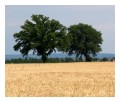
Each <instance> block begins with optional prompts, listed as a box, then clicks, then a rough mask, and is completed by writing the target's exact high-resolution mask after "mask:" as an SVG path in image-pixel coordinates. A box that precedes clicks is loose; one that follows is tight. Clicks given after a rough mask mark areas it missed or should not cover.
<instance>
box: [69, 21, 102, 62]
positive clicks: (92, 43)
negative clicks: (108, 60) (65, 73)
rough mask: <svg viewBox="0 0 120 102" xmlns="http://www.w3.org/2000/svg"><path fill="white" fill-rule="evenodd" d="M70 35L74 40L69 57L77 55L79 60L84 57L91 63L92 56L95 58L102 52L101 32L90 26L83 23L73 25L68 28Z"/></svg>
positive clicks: (72, 40)
mask: <svg viewBox="0 0 120 102" xmlns="http://www.w3.org/2000/svg"><path fill="white" fill-rule="evenodd" d="M68 35H70V36H71V38H72V39H71V44H70V46H69V50H68V53H69V55H71V54H76V58H77V59H78V58H82V55H84V57H85V60H86V61H90V59H91V55H93V56H95V55H96V53H97V52H100V51H101V50H102V49H101V44H102V41H103V40H102V37H101V32H99V31H97V30H96V29H94V28H93V27H92V26H90V25H87V24H82V23H79V24H78V25H71V26H70V27H69V28H68Z"/></svg>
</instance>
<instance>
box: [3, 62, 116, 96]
mask: <svg viewBox="0 0 120 102" xmlns="http://www.w3.org/2000/svg"><path fill="white" fill-rule="evenodd" d="M114 64H115V63H114V62H89V63H87V62H81V63H54V64H52V63H49V64H6V65H5V66H6V71H5V72H6V73H5V77H6V84H5V95H6V96H27V97H87V96H88V97H91V96H95V97H114V95H115V82H114V81H115V79H114Z"/></svg>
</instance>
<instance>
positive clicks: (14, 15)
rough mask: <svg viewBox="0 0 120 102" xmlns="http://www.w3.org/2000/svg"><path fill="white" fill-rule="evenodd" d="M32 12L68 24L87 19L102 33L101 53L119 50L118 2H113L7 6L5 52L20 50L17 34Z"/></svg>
mask: <svg viewBox="0 0 120 102" xmlns="http://www.w3.org/2000/svg"><path fill="white" fill-rule="evenodd" d="M32 14H42V15H44V16H47V17H50V19H55V20H58V21H60V23H61V24H63V25H64V26H66V27H69V26H70V25H74V24H78V23H85V24H89V25H91V26H92V27H93V28H95V29H96V30H97V31H100V32H101V33H102V38H103V43H102V45H101V47H102V51H101V52H100V53H113V54H114V53H115V6H113V5H104V6H103V5H74V6H68V5H64V6H58V5H54V6H53V5H38V6H37V5H35V6H28V5H24V6H18V5H16V6H15V5H6V6H5V54H6V55H9V54H20V52H19V51H17V52H16V51H14V49H13V46H14V45H15V44H16V42H15V39H14V38H13V34H14V33H16V32H19V31H20V30H21V28H20V26H21V25H23V24H24V22H25V21H26V20H27V19H28V20H31V16H32Z"/></svg>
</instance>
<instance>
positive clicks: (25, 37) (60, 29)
mask: <svg viewBox="0 0 120 102" xmlns="http://www.w3.org/2000/svg"><path fill="white" fill-rule="evenodd" d="M31 18H32V21H29V20H26V21H25V23H24V25H23V26H21V29H22V30H21V31H20V32H18V33H15V34H14V38H15V41H16V43H17V44H16V45H14V47H13V48H14V50H15V51H18V50H20V52H21V53H22V54H23V56H26V57H27V55H28V53H29V51H30V50H32V51H33V54H36V53H37V55H41V56H42V61H43V62H46V61H47V57H48V56H49V55H50V54H51V53H52V52H53V51H56V48H59V49H60V50H63V49H62V47H63V46H62V47H61V45H62V44H63V43H65V41H66V27H64V26H63V25H62V24H60V22H59V21H56V20H54V19H52V20H50V19H49V17H46V16H43V15H32V16H31ZM65 45H66V43H65ZM63 48H64V47H63Z"/></svg>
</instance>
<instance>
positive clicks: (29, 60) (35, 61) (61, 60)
mask: <svg viewBox="0 0 120 102" xmlns="http://www.w3.org/2000/svg"><path fill="white" fill-rule="evenodd" d="M47 62H48V63H61V62H75V60H74V59H73V58H67V57H66V58H48V60H47ZM5 63H42V60H41V59H36V58H28V59H22V58H19V59H11V60H6V61H5Z"/></svg>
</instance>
